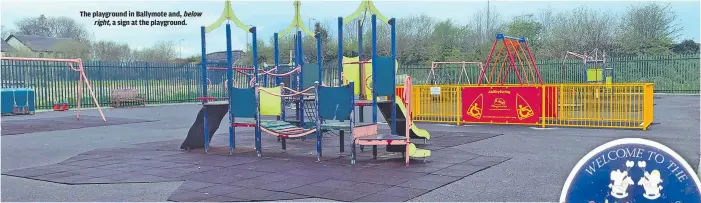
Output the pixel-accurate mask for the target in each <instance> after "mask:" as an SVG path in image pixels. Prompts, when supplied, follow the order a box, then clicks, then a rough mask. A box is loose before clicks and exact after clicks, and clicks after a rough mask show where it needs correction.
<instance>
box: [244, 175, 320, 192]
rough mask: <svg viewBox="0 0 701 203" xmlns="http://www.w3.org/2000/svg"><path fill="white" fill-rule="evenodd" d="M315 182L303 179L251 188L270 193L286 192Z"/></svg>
mask: <svg viewBox="0 0 701 203" xmlns="http://www.w3.org/2000/svg"><path fill="white" fill-rule="evenodd" d="M314 182H315V180H305V179H299V178H297V179H293V180H281V181H277V182H272V183H268V184H265V185H259V186H253V187H254V188H258V189H264V190H270V191H281V192H284V191H288V190H291V189H293V188H297V187H301V186H304V185H309V184H312V183H314Z"/></svg>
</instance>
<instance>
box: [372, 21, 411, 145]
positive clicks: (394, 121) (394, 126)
mask: <svg viewBox="0 0 701 203" xmlns="http://www.w3.org/2000/svg"><path fill="white" fill-rule="evenodd" d="M389 24H390V25H391V27H390V28H391V30H390V32H391V33H390V34H391V35H390V41H391V50H392V72H394V74H392V75H393V76H394V77H392V84H393V85H395V86H396V84H397V72H395V71H396V69H395V68H396V67H397V64H396V63H397V19H394V18H392V19H390V20H389ZM374 67H375V66H373V69H374ZM372 75H373V76H374V75H375V74H372ZM374 79H375V78H373V84H375V82H374V81H375V80H374ZM404 88H410V89H409V90H405V91H411V87H404ZM396 92H397V91H394V94H392V101H391V102H392V121H391V122H392V135H396V134H397V105H394V103H395V102H396V100H397V94H396ZM405 99H406V98H405ZM407 102H409V101H407ZM402 105H403V104H402ZM407 108H409V107H407ZM407 111H411V110H410V109H407ZM404 116H405V117H406V118H405V119H410V118H409V116H410V115H404ZM406 156H409V155H408V154H407V155H406Z"/></svg>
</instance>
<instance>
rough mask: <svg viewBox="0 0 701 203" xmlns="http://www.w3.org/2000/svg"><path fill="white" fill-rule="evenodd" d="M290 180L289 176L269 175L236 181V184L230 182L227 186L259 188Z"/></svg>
mask: <svg viewBox="0 0 701 203" xmlns="http://www.w3.org/2000/svg"><path fill="white" fill-rule="evenodd" d="M288 178H289V176H287V175H282V174H269V175H263V176H258V177H255V178H251V179H246V180H241V181H234V182H230V183H227V184H230V185H236V186H243V187H255V186H259V185H265V184H268V183H272V182H277V181H281V180H285V179H288Z"/></svg>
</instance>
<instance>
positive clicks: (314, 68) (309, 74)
mask: <svg viewBox="0 0 701 203" xmlns="http://www.w3.org/2000/svg"><path fill="white" fill-rule="evenodd" d="M319 72H320V71H319V64H316V63H306V64H304V65H302V82H303V83H304V84H302V88H301V89H300V90H305V89H307V88H309V87H313V86H314V82H316V81H318V80H319V79H318V78H319ZM319 82H321V81H319Z"/></svg>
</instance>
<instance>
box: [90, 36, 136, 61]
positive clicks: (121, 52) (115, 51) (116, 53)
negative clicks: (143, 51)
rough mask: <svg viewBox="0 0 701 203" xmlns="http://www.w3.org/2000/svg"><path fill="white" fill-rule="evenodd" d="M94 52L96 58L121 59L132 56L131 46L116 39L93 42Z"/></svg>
mask: <svg viewBox="0 0 701 203" xmlns="http://www.w3.org/2000/svg"><path fill="white" fill-rule="evenodd" d="M92 54H93V59H95V60H108V61H121V60H125V59H129V58H130V57H131V56H130V55H131V48H129V45H128V44H120V43H117V42H114V41H98V42H94V43H92Z"/></svg>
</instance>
